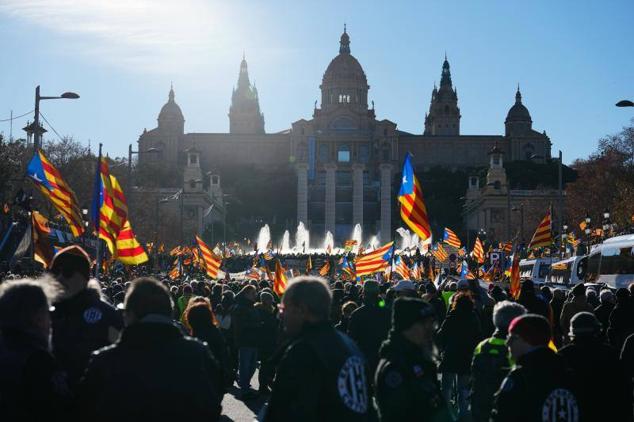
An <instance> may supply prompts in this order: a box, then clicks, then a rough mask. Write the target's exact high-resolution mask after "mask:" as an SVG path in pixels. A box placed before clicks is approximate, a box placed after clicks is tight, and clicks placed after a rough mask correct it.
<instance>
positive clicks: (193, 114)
mask: <svg viewBox="0 0 634 422" xmlns="http://www.w3.org/2000/svg"><path fill="white" fill-rule="evenodd" d="M633 16H634V2H633V1H632V0H622V1H620V0H619V1H617V0H611V1H605V2H600V1H592V2H591V1H556V2H553V1H535V0H533V1H529V2H515V1H491V0H487V1H447V0H445V1H420V0H419V1H389V2H388V1H385V2H372V1H368V0H365V1H354V0H351V1H340V0H339V1H318V2H317V1H298V0H295V1H292V0H291V1H273V0H267V1H255V0H252V1H244V0H231V1H214V0H179V1H175V0H107V1H105V0H0V45H1V46H2V48H1V49H0V51H1V59H0V63H1V65H2V73H1V75H2V77H1V78H0V119H5V118H8V117H9V114H10V111H11V110H13V112H14V115H19V114H22V113H24V112H27V111H29V110H32V109H33V95H34V88H35V85H37V84H40V85H41V86H42V94H43V95H58V94H60V93H61V92H63V91H68V90H72V91H76V92H77V93H79V94H80V95H81V99H79V100H74V101H68V100H65V101H61V100H60V101H46V102H43V103H42V113H43V114H44V115H45V116H46V117H47V118H48V120H49V121H50V123H51V124H52V125H53V126H54V127H55V129H57V131H58V132H59V133H60V134H61V135H62V136H64V135H72V136H74V137H75V139H77V140H80V141H81V142H85V143H87V142H88V140H91V141H92V145H93V147H94V145H95V144H96V143H97V142H103V143H104V145H105V151H106V152H109V153H110V155H111V156H115V155H119V156H120V155H124V154H126V153H127V146H128V144H129V143H135V142H136V140H137V139H138V136H139V134H140V133H141V132H142V131H143V128H144V127H145V128H148V129H150V128H153V127H155V126H156V117H157V115H158V112H159V110H160V108H161V106H162V105H163V104H164V103H165V101H166V100H167V94H168V91H169V86H170V82H171V81H173V83H174V89H175V92H176V101H177V103H178V104H179V105H180V106H181V108H182V110H183V113H184V115H185V120H186V122H185V130H186V132H227V131H228V129H229V119H228V117H227V112H228V109H229V103H230V98H231V89H232V87H233V86H234V85H235V83H236V81H237V77H238V70H239V64H240V60H241V56H242V52H243V51H245V52H246V57H247V61H248V63H249V72H250V76H251V80H252V81H253V80H255V81H256V84H257V87H258V91H259V93H260V106H261V108H262V111H263V112H264V116H265V120H266V130H267V132H276V131H280V130H284V129H287V128H288V127H290V124H291V122H293V121H295V120H298V119H300V118H310V116H311V114H312V108H313V104H314V101H315V100H316V99H318V98H319V84H320V83H321V78H322V76H323V72H324V71H325V69H326V67H327V65H328V63H329V62H330V60H331V59H332V58H333V57H334V56H335V55H336V54H337V53H338V48H339V36H340V35H341V32H342V29H343V23H344V22H346V23H347V25H348V33H349V34H350V38H351V50H352V54H353V55H354V56H355V57H357V59H358V60H359V62H360V63H361V65H362V66H363V68H364V69H365V72H366V75H367V77H368V82H369V84H370V93H369V100H374V102H375V104H376V112H377V117H378V118H379V119H384V118H386V119H390V120H392V121H394V122H396V123H397V124H398V127H399V128H400V129H401V130H405V131H408V132H413V133H421V132H422V128H423V120H424V115H425V111H427V110H428V108H429V100H430V96H431V91H432V88H433V85H434V82H435V81H436V82H438V81H439V79H440V71H441V65H442V61H443V56H444V54H445V51H446V52H447V55H448V57H449V61H450V63H451V71H452V79H453V82H454V84H455V85H456V86H457V88H458V98H459V106H460V109H461V112H462V120H461V132H462V133H463V134H503V132H504V118H505V116H506V113H507V111H508V109H509V107H510V106H511V105H512V104H513V102H514V95H515V89H516V86H517V83H518V82H519V83H520V87H521V90H522V94H523V99H524V104H525V105H526V106H527V107H528V109H529V110H530V113H531V116H532V118H533V127H534V128H535V129H536V130H539V131H542V130H546V132H547V133H548V135H549V136H550V137H551V140H552V142H553V155H555V154H556V151H557V150H558V149H562V150H563V152H564V161H565V162H571V161H572V160H573V159H574V158H577V157H585V156H587V155H588V154H589V153H590V152H591V151H593V150H594V149H595V147H596V141H597V139H598V138H600V137H601V136H603V135H606V134H610V133H616V132H618V131H619V130H620V129H621V128H622V127H623V126H624V125H626V124H627V123H628V122H629V120H630V118H632V117H634V109H632V108H630V109H620V108H616V107H614V103H615V102H617V101H618V100H620V99H624V98H628V99H633V100H634V54H633V53H634V25H632V17H633ZM29 118H30V119H32V116H29ZM26 120H27V118H26V117H25V118H22V119H18V120H17V121H14V125H13V133H14V136H17V135H18V133H20V128H21V127H23V126H24V123H26ZM0 131H2V132H4V133H5V134H7V135H8V133H9V123H8V122H0ZM20 135H22V134H21V133H20ZM47 136H49V137H54V136H55V135H54V134H53V133H52V131H49V134H47ZM135 147H136V144H135Z"/></svg>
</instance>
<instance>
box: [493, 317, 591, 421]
mask: <svg viewBox="0 0 634 422" xmlns="http://www.w3.org/2000/svg"><path fill="white" fill-rule="evenodd" d="M550 338H551V329H550V323H549V322H548V320H547V319H546V318H544V317H543V316H541V315H536V314H526V315H522V316H520V317H517V318H515V319H514V320H513V321H512V322H511V325H510V326H509V335H508V337H507V339H506V344H507V346H508V348H509V349H510V351H511V355H512V356H513V359H515V363H516V366H515V368H514V369H513V370H512V371H511V372H510V373H509V375H508V376H507V377H506V378H505V379H504V381H503V382H502V385H501V387H500V389H499V391H498V392H497V393H495V399H494V405H493V410H492V412H491V421H492V422H507V421H514V422H529V421H531V422H532V421H555V420H556V421H567V422H576V421H580V420H583V419H582V416H583V415H582V414H581V412H580V408H579V400H578V398H577V395H576V394H575V392H574V388H573V381H572V375H571V373H570V372H569V371H567V370H566V367H565V362H564V360H563V359H562V358H561V357H560V356H557V355H556V354H555V352H553V351H552V350H551V349H549V348H548V342H549V341H550Z"/></svg>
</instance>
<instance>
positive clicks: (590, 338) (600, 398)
mask: <svg viewBox="0 0 634 422" xmlns="http://www.w3.org/2000/svg"><path fill="white" fill-rule="evenodd" d="M569 337H570V339H571V342H570V343H569V344H568V345H566V346H565V347H563V348H561V349H560V350H559V351H558V352H557V354H558V355H560V356H562V357H563V359H564V361H565V363H566V366H567V367H568V368H570V369H571V370H572V371H573V373H574V375H575V381H576V383H577V386H578V388H579V401H580V403H581V410H582V413H583V415H584V417H585V419H586V420H590V421H596V420H601V419H602V418H603V417H604V416H605V409H610V417H611V419H612V420H615V421H616V420H618V421H632V394H631V392H632V388H631V386H628V384H629V382H628V378H627V377H628V376H627V375H626V372H625V368H624V367H623V362H622V361H620V360H619V352H618V350H616V349H615V348H613V347H612V346H610V345H608V344H606V343H605V341H604V338H603V335H602V334H601V323H600V322H599V320H598V319H597V317H596V316H594V314H592V313H590V312H579V313H578V314H576V315H575V316H573V317H572V319H571V320H570V333H569ZM589 362H600V364H598V365H589V364H588V363H589ZM628 392H629V394H628Z"/></svg>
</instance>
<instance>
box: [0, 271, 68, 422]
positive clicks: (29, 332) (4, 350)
mask: <svg viewBox="0 0 634 422" xmlns="http://www.w3.org/2000/svg"><path fill="white" fill-rule="evenodd" d="M54 293H55V292H54V291H53V290H52V289H51V288H50V287H49V286H46V285H44V284H43V283H41V282H37V281H33V280H13V281H5V282H4V283H2V284H0V418H1V419H2V420H6V421H45V420H60V419H62V418H63V417H64V416H66V414H67V413H68V412H69V410H70V408H71V404H72V394H71V392H70V389H69V387H68V384H67V375H66V373H65V372H64V371H63V370H62V368H61V367H60V366H59V364H58V363H57V361H56V360H55V358H54V357H53V355H52V354H51V346H50V340H51V317H50V313H49V306H50V301H51V298H52V297H53V296H54Z"/></svg>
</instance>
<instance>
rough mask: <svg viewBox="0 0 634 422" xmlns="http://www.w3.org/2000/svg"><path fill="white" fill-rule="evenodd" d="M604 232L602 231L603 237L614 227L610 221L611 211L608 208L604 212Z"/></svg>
mask: <svg viewBox="0 0 634 422" xmlns="http://www.w3.org/2000/svg"><path fill="white" fill-rule="evenodd" d="M601 228H602V230H603V231H602V232H601V237H602V238H603V239H605V238H606V233H607V232H608V231H611V228H612V224H611V223H610V211H609V210H608V209H607V208H606V210H605V211H604V212H603V224H602V227H601Z"/></svg>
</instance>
